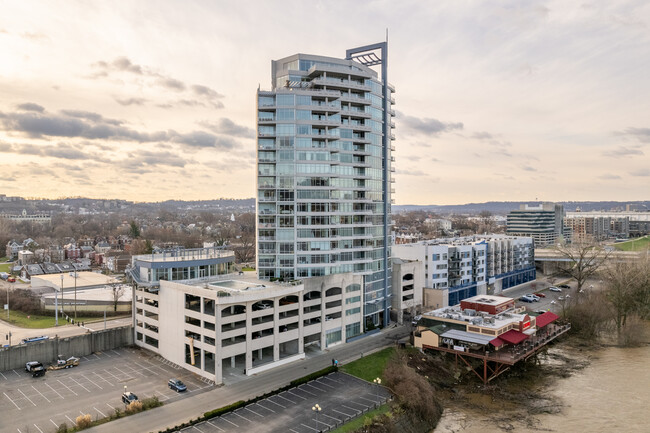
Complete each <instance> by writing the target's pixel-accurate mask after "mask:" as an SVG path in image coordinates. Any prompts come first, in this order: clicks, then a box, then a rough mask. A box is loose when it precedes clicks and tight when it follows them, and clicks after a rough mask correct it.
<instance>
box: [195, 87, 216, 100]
mask: <svg viewBox="0 0 650 433" xmlns="http://www.w3.org/2000/svg"><path fill="white" fill-rule="evenodd" d="M191 88H192V91H193V92H194V94H196V95H199V96H206V97H208V98H210V99H219V98H223V95H222V94H220V93H218V92H217V91H216V90H214V89H211V88H209V87H206V86H202V85H200V84H194V85H192V87H191Z"/></svg>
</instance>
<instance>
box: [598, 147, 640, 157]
mask: <svg viewBox="0 0 650 433" xmlns="http://www.w3.org/2000/svg"><path fill="white" fill-rule="evenodd" d="M602 155H603V156H607V157H609V158H624V157H626V156H634V155H644V153H643V152H642V151H641V149H637V148H629V147H625V146H618V147H616V149H612V150H606V151H604V152H603V153H602Z"/></svg>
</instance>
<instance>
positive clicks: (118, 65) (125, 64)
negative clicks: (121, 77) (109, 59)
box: [112, 57, 142, 75]
mask: <svg viewBox="0 0 650 433" xmlns="http://www.w3.org/2000/svg"><path fill="white" fill-rule="evenodd" d="M112 66H113V67H114V68H115V69H117V70H118V71H126V72H131V73H134V74H138V75H142V66H140V65H134V64H133V63H132V62H131V60H129V59H128V58H127V57H118V58H116V59H115V60H113V63H112Z"/></svg>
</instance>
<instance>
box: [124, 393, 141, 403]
mask: <svg viewBox="0 0 650 433" xmlns="http://www.w3.org/2000/svg"><path fill="white" fill-rule="evenodd" d="M134 401H138V396H137V395H135V394H133V393H132V392H131V391H127V392H125V393H124V394H122V403H124V404H131V403H133V402H134Z"/></svg>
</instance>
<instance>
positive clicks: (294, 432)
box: [289, 428, 300, 433]
mask: <svg viewBox="0 0 650 433" xmlns="http://www.w3.org/2000/svg"><path fill="white" fill-rule="evenodd" d="M289 430H291V431H292V432H293V433H300V432H297V431H295V430H294V429H292V428H290V429H289Z"/></svg>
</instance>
